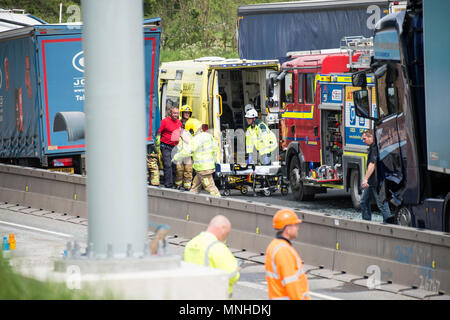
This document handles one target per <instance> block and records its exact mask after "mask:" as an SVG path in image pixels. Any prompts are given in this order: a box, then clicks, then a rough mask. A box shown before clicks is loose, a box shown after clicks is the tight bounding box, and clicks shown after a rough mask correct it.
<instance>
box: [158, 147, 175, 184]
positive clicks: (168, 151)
mask: <svg viewBox="0 0 450 320" xmlns="http://www.w3.org/2000/svg"><path fill="white" fill-rule="evenodd" d="M174 147H175V146H171V145H169V144H165V143H162V142H161V153H162V160H163V166H164V186H165V187H166V188H172V187H173V184H174V182H175V174H174V173H175V172H176V171H177V166H176V164H174V163H172V150H173V148H174Z"/></svg>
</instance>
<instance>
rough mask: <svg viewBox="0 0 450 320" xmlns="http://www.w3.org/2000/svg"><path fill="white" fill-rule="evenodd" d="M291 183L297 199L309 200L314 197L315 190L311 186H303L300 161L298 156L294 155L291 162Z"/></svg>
mask: <svg viewBox="0 0 450 320" xmlns="http://www.w3.org/2000/svg"><path fill="white" fill-rule="evenodd" d="M289 184H290V186H291V191H292V194H293V195H294V198H295V199H296V200H298V201H308V200H313V199H314V193H313V191H312V190H311V189H310V188H308V187H305V186H303V181H301V168H300V161H299V160H298V159H297V157H296V156H294V157H292V159H291V162H290V166H289Z"/></svg>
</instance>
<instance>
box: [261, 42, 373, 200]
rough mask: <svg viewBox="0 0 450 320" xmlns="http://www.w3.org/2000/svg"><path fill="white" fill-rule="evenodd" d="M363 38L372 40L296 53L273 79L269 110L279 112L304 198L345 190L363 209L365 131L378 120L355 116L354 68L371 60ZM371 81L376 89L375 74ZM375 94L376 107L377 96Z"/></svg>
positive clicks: (291, 172) (295, 186)
mask: <svg viewBox="0 0 450 320" xmlns="http://www.w3.org/2000/svg"><path fill="white" fill-rule="evenodd" d="M363 40H365V41H366V42H367V40H368V39H364V38H360V37H358V38H357V39H353V43H358V49H361V48H362V49H367V50H366V51H355V50H349V51H347V50H344V49H341V50H333V51H332V50H324V51H321V52H317V53H315V52H301V53H291V54H289V55H290V56H291V59H290V60H289V61H287V62H285V63H283V64H282V67H281V70H280V73H278V74H277V75H273V77H272V78H271V79H272V80H269V81H268V86H267V87H268V90H267V92H268V94H267V96H268V105H269V107H271V108H269V109H270V111H271V112H274V111H278V114H279V134H280V155H281V158H282V161H283V163H284V166H285V168H286V175H287V177H288V178H289V182H290V187H291V190H292V192H293V194H294V195H295V196H296V198H297V199H298V200H300V201H302V200H311V199H312V198H313V197H314V194H316V193H324V192H326V190H327V189H328V188H335V189H345V190H350V191H351V196H352V201H353V205H354V207H355V208H359V202H360V191H361V190H360V185H361V180H362V177H363V175H364V173H365V170H366V167H367V166H366V160H367V147H366V146H365V145H364V143H363V142H362V132H363V131H364V130H366V129H369V128H371V127H372V126H373V125H372V123H371V122H370V121H369V120H366V119H363V118H359V117H357V116H356V113H355V111H354V105H353V96H352V92H353V91H354V90H357V89H358V88H355V87H352V82H351V74H350V73H349V71H351V70H350V68H351V69H352V70H355V69H356V70H358V69H361V68H363V67H364V66H365V65H367V62H368V57H369V55H370V53H369V51H368V50H369V49H368V48H369V45H364V46H363V44H364V43H365V42H363ZM349 41H350V40H347V42H349ZM350 61H351V62H350ZM367 83H368V87H369V90H372V88H373V82H372V77H371V76H367ZM371 97H373V99H371V103H372V110H375V108H374V106H375V99H374V97H375V95H374V94H371ZM277 100H278V101H277Z"/></svg>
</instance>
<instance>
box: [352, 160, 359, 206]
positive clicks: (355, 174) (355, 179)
mask: <svg viewBox="0 0 450 320" xmlns="http://www.w3.org/2000/svg"><path fill="white" fill-rule="evenodd" d="M350 196H351V198H352V203H353V208H355V210H360V209H361V181H360V179H359V170H358V169H352V171H351V172H350Z"/></svg>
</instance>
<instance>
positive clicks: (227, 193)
mask: <svg viewBox="0 0 450 320" xmlns="http://www.w3.org/2000/svg"><path fill="white" fill-rule="evenodd" d="M230 194H231V191H230V189H225V190H223V195H224V196H225V197H228V196H229V195H230Z"/></svg>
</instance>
